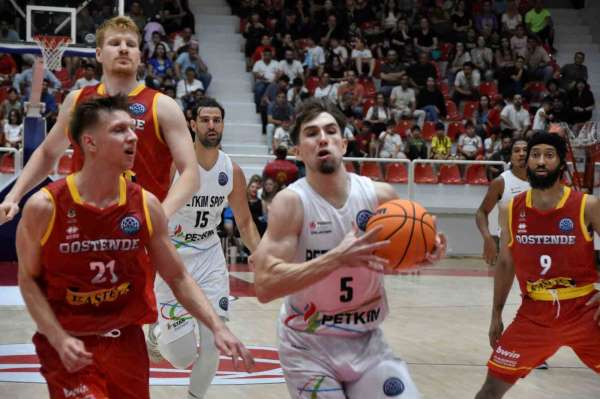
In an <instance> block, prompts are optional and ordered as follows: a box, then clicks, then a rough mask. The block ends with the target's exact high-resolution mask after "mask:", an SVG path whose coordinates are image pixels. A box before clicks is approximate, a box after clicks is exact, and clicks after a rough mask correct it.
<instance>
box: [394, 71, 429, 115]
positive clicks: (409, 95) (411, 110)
mask: <svg viewBox="0 0 600 399" xmlns="http://www.w3.org/2000/svg"><path fill="white" fill-rule="evenodd" d="M390 106H391V107H392V115H393V116H394V119H395V120H396V121H399V120H400V119H402V118H403V117H408V118H416V119H417V124H418V125H419V126H423V122H425V111H423V110H420V109H416V107H417V99H416V97H415V91H414V90H413V89H412V88H410V87H408V76H407V75H404V76H402V77H401V78H400V86H396V87H394V88H393V89H392V94H391V95H390Z"/></svg>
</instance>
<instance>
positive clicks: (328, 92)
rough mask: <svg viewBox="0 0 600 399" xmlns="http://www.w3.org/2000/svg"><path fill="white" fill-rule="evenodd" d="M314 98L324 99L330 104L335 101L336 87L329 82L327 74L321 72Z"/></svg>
mask: <svg viewBox="0 0 600 399" xmlns="http://www.w3.org/2000/svg"><path fill="white" fill-rule="evenodd" d="M314 96H315V97H316V98H322V97H326V98H327V99H328V100H329V101H331V102H332V103H335V102H336V101H337V87H336V85H334V84H332V83H331V82H330V81H329V74H328V73H327V72H323V75H321V77H320V78H319V85H318V86H317V88H316V89H315V94H314Z"/></svg>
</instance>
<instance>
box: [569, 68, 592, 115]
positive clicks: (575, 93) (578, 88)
mask: <svg viewBox="0 0 600 399" xmlns="http://www.w3.org/2000/svg"><path fill="white" fill-rule="evenodd" d="M568 94H569V107H570V112H569V123H572V124H578V123H584V122H587V121H589V120H590V119H592V112H593V111H594V108H595V107H596V102H595V100H594V95H593V94H592V92H591V90H590V88H589V86H588V84H587V83H586V82H585V81H584V80H582V79H579V80H577V81H576V82H575V87H573V88H572V89H571V90H570V91H569V93H568Z"/></svg>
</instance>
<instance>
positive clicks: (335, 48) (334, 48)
mask: <svg viewBox="0 0 600 399" xmlns="http://www.w3.org/2000/svg"><path fill="white" fill-rule="evenodd" d="M329 46H330V47H331V52H332V53H333V54H335V55H337V56H338V57H340V60H341V61H342V63H343V64H345V63H346V61H348V49H347V48H346V47H344V46H342V45H341V44H340V41H339V40H338V39H337V38H335V37H332V38H331V40H330V41H329Z"/></svg>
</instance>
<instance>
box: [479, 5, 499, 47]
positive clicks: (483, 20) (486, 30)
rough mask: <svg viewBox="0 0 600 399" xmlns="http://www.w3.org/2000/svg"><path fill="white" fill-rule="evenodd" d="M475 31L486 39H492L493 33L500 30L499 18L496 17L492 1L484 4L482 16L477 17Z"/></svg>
mask: <svg viewBox="0 0 600 399" xmlns="http://www.w3.org/2000/svg"><path fill="white" fill-rule="evenodd" d="M475 29H476V30H477V32H478V33H479V34H480V35H483V37H485V38H488V37H490V35H491V34H492V32H494V31H496V30H498V18H496V15H494V12H493V10H492V2H491V1H489V0H486V1H484V2H483V6H482V10H481V14H479V15H478V16H476V17H475Z"/></svg>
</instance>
